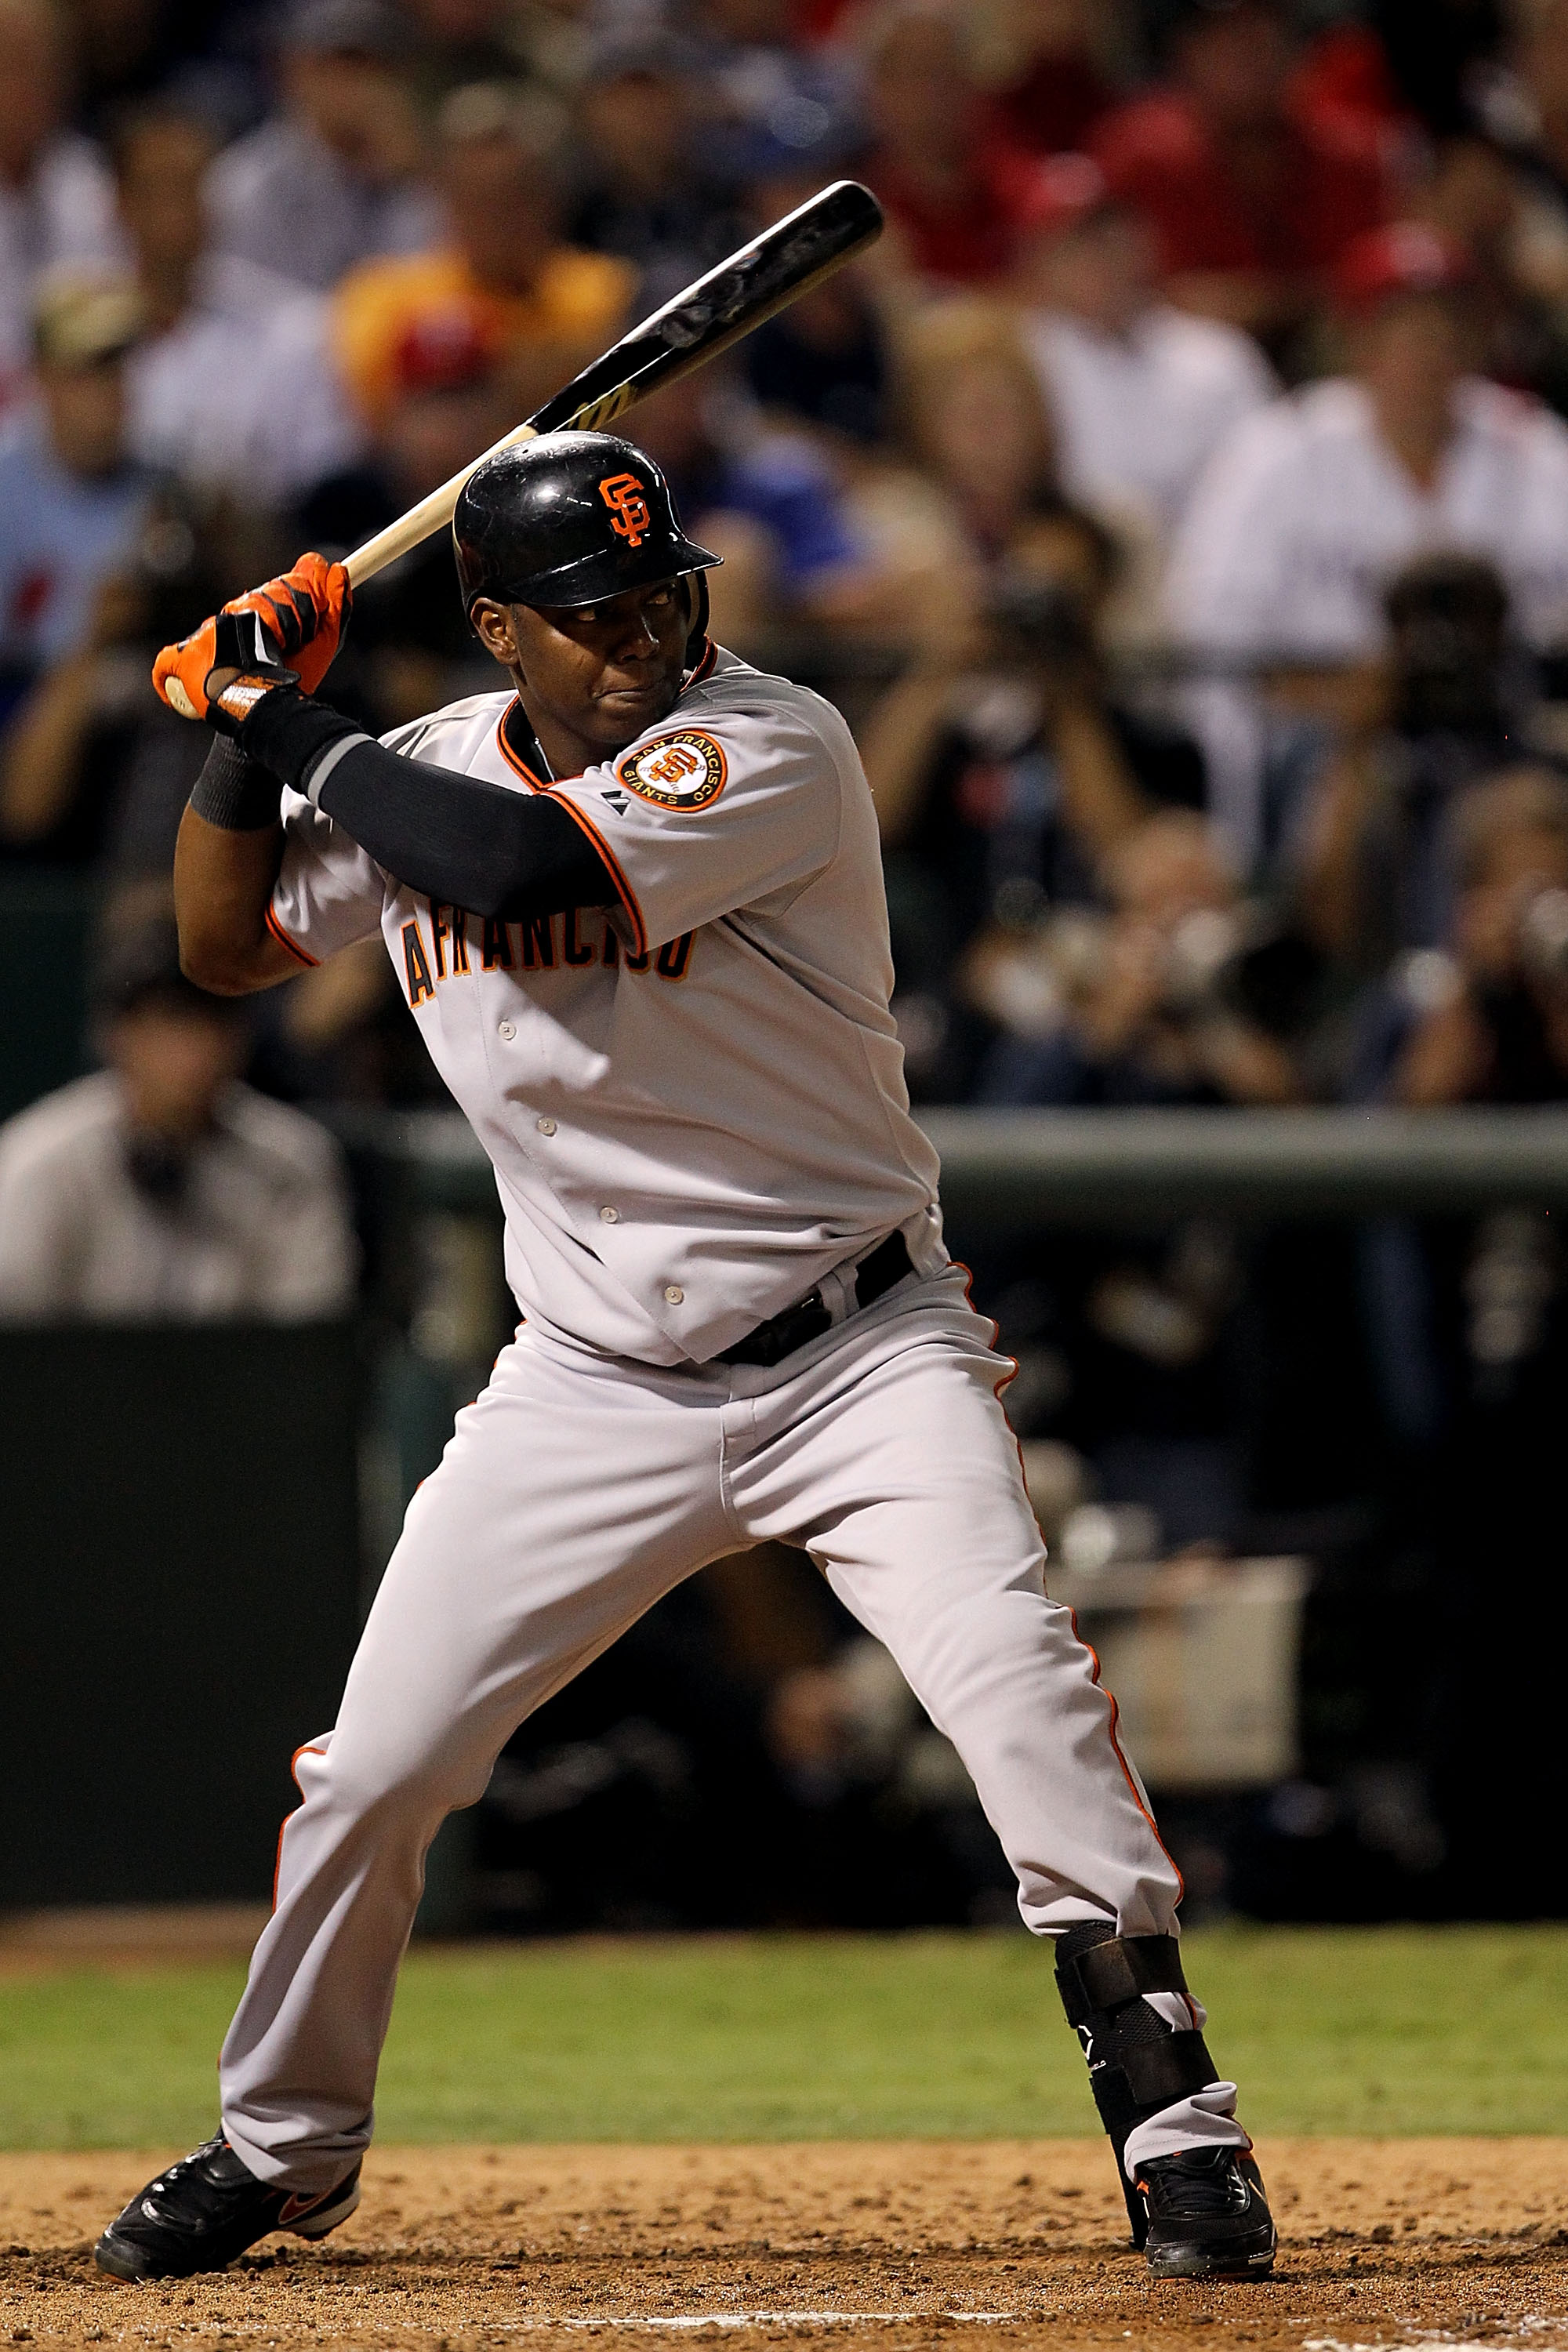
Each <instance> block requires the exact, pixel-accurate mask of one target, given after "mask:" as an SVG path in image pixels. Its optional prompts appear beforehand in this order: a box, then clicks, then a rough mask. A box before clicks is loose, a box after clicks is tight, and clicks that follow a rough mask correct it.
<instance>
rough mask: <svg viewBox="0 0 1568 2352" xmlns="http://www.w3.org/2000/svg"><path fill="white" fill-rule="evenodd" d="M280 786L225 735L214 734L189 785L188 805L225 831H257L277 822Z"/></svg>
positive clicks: (275, 779)
mask: <svg viewBox="0 0 1568 2352" xmlns="http://www.w3.org/2000/svg"><path fill="white" fill-rule="evenodd" d="M281 791H282V787H281V785H280V784H279V782H278V779H277V777H276V776H274V775H272V774H270V773H269V772H268V770H267V769H266V768H263V767H258V764H257V762H256V761H254V760H247V758H246V756H245V753H244V752H243V751H241V750H240V748H239V746H238V744H237V743H234V742H231V741H230V740H229V739H228V737H227V736H226V735H215V736H214V737H213V740H212V749H211V751H209V752H208V753H207V756H206V764H205V767H204V768H203V770H202V772H201V774H200V775H199V776H198V777H197V778H196V781H195V783H194V784H193V785H192V787H191V806H192V807H193V808H194V809H195V813H196V814H197V815H198V816H204V817H205V819H206V821H207V823H208V824H216V825H218V826H220V827H221V828H222V830H223V831H224V832H225V833H259V832H260V831H261V830H262V828H263V827H264V826H266V825H271V824H277V822H278V802H279V795H280V793H281Z"/></svg>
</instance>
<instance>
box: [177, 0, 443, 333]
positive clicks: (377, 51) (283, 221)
mask: <svg viewBox="0 0 1568 2352" xmlns="http://www.w3.org/2000/svg"><path fill="white" fill-rule="evenodd" d="M403 42H404V33H403V28H402V26H401V25H400V24H399V21H398V19H397V17H396V16H395V14H394V12H393V11H392V10H391V9H390V8H388V7H385V6H384V5H382V0H300V5H298V6H297V7H296V8H295V9H294V12H293V14H292V16H290V18H289V26H288V29H287V31H286V33H285V35H284V40H283V48H282V54H281V58H280V60H279V71H280V77H281V82H282V95H283V108H282V110H281V112H279V114H277V115H275V116H273V117H272V119H271V120H270V121H267V122H264V123H262V125H261V126H260V128H259V130H257V131H250V132H249V133H248V134H247V136H246V137H245V138H243V139H240V140H237V141H236V142H235V144H234V145H233V146H232V147H230V148H229V149H228V150H227V151H226V153H225V154H224V155H222V156H221V157H220V158H219V160H218V163H217V165H216V169H215V171H214V173H213V184H212V197H213V205H214V212H215V220H216V232H217V242H218V244H219V245H220V246H221V247H222V248H223V250H224V251H225V252H226V253H234V254H238V255H239V256H240V257H242V258H243V259H245V260H247V261H255V262H259V263H261V264H262V265H263V267H265V268H271V269H279V270H282V271H285V272H286V273H287V274H288V276H289V277H290V278H296V279H297V280H298V281H299V282H300V284H301V285H305V286H311V287H314V288H315V289H317V290H318V291H319V292H322V293H324V292H326V291H327V290H328V289H330V288H331V287H333V286H335V285H336V284H337V282H338V280H339V278H342V275H343V273H344V271H345V270H348V269H352V268H353V267H354V265H355V263H356V262H361V261H368V260H370V259H371V258H373V257H374V256H377V255H380V254H388V253H419V252H423V251H424V250H425V248H426V247H428V246H431V245H434V244H436V243H437V242H438V241H439V239H440V236H441V234H442V228H443V222H442V215H441V209H440V206H439V204H438V203H437V199H436V197H435V196H434V194H432V193H431V191H430V189H429V188H428V187H427V186H426V184H425V183H424V181H423V180H422V179H421V177H420V172H421V168H422V165H423V162H424V156H423V142H422V140H421V136H420V131H419V124H418V118H417V115H416V110H415V107H414V103H413V100H412V99H411V97H410V95H409V92H408V90H407V89H406V88H405V84H404V82H403V80H402V79H401V78H400V76H399V73H398V71H397V64H396V60H397V58H398V56H399V53H400V51H401V48H402V46H403Z"/></svg>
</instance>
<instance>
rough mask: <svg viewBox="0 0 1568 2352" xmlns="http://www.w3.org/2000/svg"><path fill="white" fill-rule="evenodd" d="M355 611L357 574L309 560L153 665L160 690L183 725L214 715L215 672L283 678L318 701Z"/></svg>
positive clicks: (168, 649)
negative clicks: (210, 708) (352, 577)
mask: <svg viewBox="0 0 1568 2352" xmlns="http://www.w3.org/2000/svg"><path fill="white" fill-rule="evenodd" d="M352 606H353V589H352V588H351V587H350V585H349V575H348V572H347V571H346V570H345V568H344V566H343V565H342V564H341V563H329V562H327V561H326V559H325V557H324V556H321V555H302V556H301V557H300V561H299V562H298V563H296V565H295V566H294V569H293V570H292V572H282V573H280V574H279V577H278V578H277V579H276V580H268V582H267V583H265V585H264V586H262V587H260V588H252V589H251V590H250V591H249V593H248V594H247V595H244V596H237V597H236V598H235V599H234V602H233V603H232V604H226V605H225V606H224V607H223V609H222V611H221V612H219V613H216V614H214V615H213V617H212V619H211V620H208V621H204V622H203V623H202V625H201V627H200V628H199V629H195V630H193V631H192V633H191V635H189V636H188V637H182V638H181V640H180V642H179V644H178V645H177V646H164V647H163V652H162V653H161V654H160V655H159V656H158V658H157V660H156V661H155V662H154V663H153V686H154V687H155V688H156V689H157V691H158V693H159V695H160V696H161V697H162V698H163V701H164V702H166V703H167V704H168V706H169V708H170V709H171V710H177V711H178V712H179V714H180V717H181V718H182V719H205V718H206V716H207V690H206V682H207V679H208V677H210V675H211V673H212V672H213V671H214V670H215V669H223V670H230V669H243V670H251V671H260V672H263V673H265V672H267V671H276V670H277V669H279V668H282V667H287V668H288V670H289V677H290V682H292V681H293V680H294V679H297V680H298V681H299V684H300V687H301V688H303V690H304V692H305V693H307V694H313V693H314V692H315V690H316V688H317V687H319V686H320V684H321V680H322V679H323V678H324V677H325V676H326V674H327V672H328V670H329V669H330V668H331V663H332V657H333V656H334V655H335V654H336V652H337V650H338V647H339V646H340V645H341V644H342V639H343V632H344V631H345V629H346V628H347V627H348V621H349V613H350V610H351V608H352Z"/></svg>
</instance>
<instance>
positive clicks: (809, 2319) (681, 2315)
mask: <svg viewBox="0 0 1568 2352" xmlns="http://www.w3.org/2000/svg"><path fill="white" fill-rule="evenodd" d="M1030 2316H1031V2315H1030V2314H1029V2313H1028V2312H1025V2311H922V2310H913V2311H676V2312H667V2313H665V2314H664V2315H662V2316H659V2315H657V2314H653V2313H637V2314H636V2315H629V2314H626V2313H617V2314H613V2315H612V2314H606V2315H605V2317H603V2318H601V2319H595V2318H591V2317H590V2318H582V2319H575V2318H574V2319H514V2320H511V2321H510V2322H509V2323H506V2324H507V2325H509V2326H511V2327H514V2328H520V2329H522V2328H539V2329H546V2328H552V2327H574V2328H579V2329H581V2328H590V2329H591V2328H599V2327H616V2328H633V2329H635V2328H651V2329H658V2328H660V2327H681V2328H701V2327H727V2328H737V2327H899V2326H905V2325H907V2324H908V2323H909V2322H910V2321H911V2320H913V2321H921V2322H926V2323H929V2322H930V2321H931V2320H933V2319H940V2320H942V2321H943V2322H944V2323H946V2324H947V2325H948V2326H959V2327H964V2326H967V2327H998V2326H1003V2325H1004V2324H1005V2322H1006V2321H1008V2320H1026V2319H1027V2318H1029V2317H1030ZM1494 2352H1495V2347H1494Z"/></svg>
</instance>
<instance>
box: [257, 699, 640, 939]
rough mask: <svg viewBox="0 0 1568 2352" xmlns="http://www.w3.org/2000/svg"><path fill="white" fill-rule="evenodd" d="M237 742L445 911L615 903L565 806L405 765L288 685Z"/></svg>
mask: <svg viewBox="0 0 1568 2352" xmlns="http://www.w3.org/2000/svg"><path fill="white" fill-rule="evenodd" d="M239 743H240V749H241V750H242V751H244V752H245V753H246V754H247V756H248V757H249V758H251V759H254V760H259V761H261V762H262V763H263V764H264V765H265V766H266V767H267V768H268V769H269V770H270V771H271V772H272V774H273V775H274V776H277V777H279V778H280V779H281V780H282V782H284V783H286V784H290V785H292V786H293V788H294V790H295V791H296V792H299V793H304V795H305V797H306V798H307V800H310V801H311V802H313V803H314V804H315V806H316V807H318V808H319V809H321V812H322V814H324V815H326V816H330V817H331V820H332V823H333V824H341V825H342V829H343V831H344V832H345V833H346V834H348V835H350V837H351V838H352V839H353V840H354V841H357V842H358V844H359V845H360V847H361V848H362V849H363V850H366V851H367V852H368V853H369V855H370V856H372V857H374V860H375V862H376V864H377V865H378V866H384V868H385V870H386V871H387V873H389V874H393V875H395V876H396V877H397V879H398V881H399V882H401V883H403V884H405V886H406V887H407V888H409V889H411V890H418V891H420V892H421V893H422V894H423V895H425V896H426V897H427V898H435V899H438V900H439V901H440V902H441V903H442V904H443V905H445V906H448V907H461V908H465V909H466V910H467V912H468V913H469V914H471V915H500V916H503V917H511V918H514V919H515V918H518V917H521V916H526V915H545V914H555V913H558V912H559V911H560V909H561V908H564V907H605V906H613V905H614V904H615V903H616V897H617V893H616V886H615V883H614V882H613V881H612V879H611V878H610V875H609V872H608V869H607V868H606V866H605V862H604V860H603V858H602V857H601V856H599V853H598V851H597V850H596V849H595V846H594V845H593V843H592V841H590V839H589V838H588V835H586V834H585V833H584V831H583V830H582V828H581V826H580V825H579V824H577V822H576V820H575V818H574V817H573V816H572V815H571V814H569V812H568V811H567V809H566V808H565V807H564V805H563V803H561V802H560V801H554V800H551V799H549V798H547V797H545V796H543V795H537V796H529V795H525V794H524V793H512V792H508V791H506V790H505V789H504V788H503V787H502V786H501V785H500V784H490V783H486V782H484V780H483V779H482V778H481V777H479V776H464V775H459V774H458V773H457V772H455V771H454V770H452V769H450V768H435V767H429V766H427V765H426V763H425V761H422V760H409V759H405V758H404V756H403V754H402V753H401V752H398V751H388V750H387V749H386V747H385V745H384V744H382V743H376V742H373V741H372V740H371V738H370V737H369V736H368V735H364V734H362V733H361V731H360V730H359V729H358V728H357V727H355V726H354V725H353V721H352V720H351V719H343V718H341V717H340V716H339V714H338V713H337V712H336V711H335V710H329V709H327V708H326V707H325V705H324V704H322V703H319V702H312V701H311V700H310V698H309V696H307V695H303V694H298V693H295V692H293V691H292V690H291V689H288V688H278V689H277V690H275V691H274V692H273V693H271V694H268V695H266V696H264V697H263V698H262V699H261V701H260V702H259V703H258V706H257V708H256V709H255V710H254V711H253V712H252V714H251V716H250V717H249V718H248V719H247V720H246V722H245V725H244V727H243V729H242V730H241V731H240V737H239Z"/></svg>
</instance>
